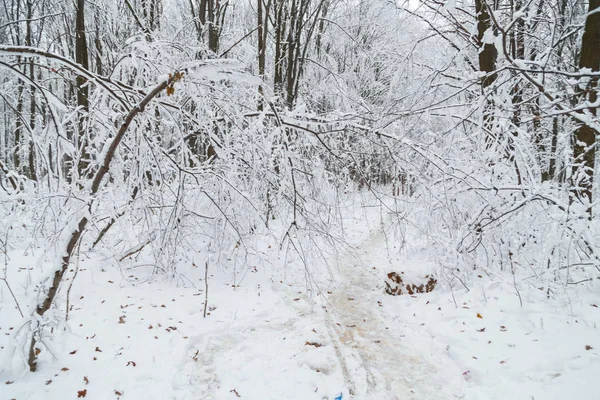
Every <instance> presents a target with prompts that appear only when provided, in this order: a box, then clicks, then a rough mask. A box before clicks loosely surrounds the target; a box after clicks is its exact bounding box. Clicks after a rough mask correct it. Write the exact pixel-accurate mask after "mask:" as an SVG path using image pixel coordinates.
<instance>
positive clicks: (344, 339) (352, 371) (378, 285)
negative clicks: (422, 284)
mask: <svg viewBox="0 0 600 400" xmlns="http://www.w3.org/2000/svg"><path fill="white" fill-rule="evenodd" d="M355 248H356V249H357V250H359V251H360V252H362V253H363V254H362V256H359V257H357V256H356V255H354V254H352V253H348V254H346V255H345V256H343V257H342V258H340V259H339V260H338V264H339V268H340V275H341V278H340V285H339V286H338V287H336V288H335V289H333V290H332V292H331V294H330V295H329V297H328V300H329V307H328V309H327V313H326V321H327V326H328V330H329V333H330V336H331V339H332V341H333V343H334V346H335V348H336V354H337V356H338V359H339V362H340V365H341V369H342V371H343V374H344V378H345V381H346V385H347V390H348V394H349V395H350V398H353V399H381V400H384V399H386V400H387V399H390V400H391V399H403V400H404V399H407V400H408V399H415V400H416V399H419V400H426V399H453V398H461V397H462V395H461V393H462V384H463V383H462V382H461V380H460V379H459V378H457V376H460V373H459V372H458V368H457V366H455V365H452V363H451V362H450V361H449V360H448V359H444V357H443V355H442V356H439V355H436V354H435V349H432V348H430V347H428V346H422V345H420V344H418V343H414V342H412V341H411V340H410V339H409V338H408V337H407V336H414V335H416V336H419V335H420V333H419V329H418V328H417V329H413V330H412V331H410V332H407V328H401V327H398V326H396V327H393V328H390V327H389V326H387V325H388V324H387V321H386V320H385V319H384V317H383V316H382V315H381V313H380V312H379V307H380V306H381V304H382V303H381V301H382V300H383V296H385V295H384V294H383V292H384V291H383V289H382V284H383V279H382V276H384V268H385V267H388V268H392V266H391V264H390V263H389V260H388V259H387V257H386V254H387V250H386V248H385V238H384V235H383V234H382V233H381V232H380V233H377V234H375V235H373V236H371V237H369V238H368V239H367V240H366V241H364V242H363V243H361V244H360V245H358V246H355ZM438 350H439V352H440V353H442V354H443V348H440V349H438Z"/></svg>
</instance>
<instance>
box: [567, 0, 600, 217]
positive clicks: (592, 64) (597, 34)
mask: <svg viewBox="0 0 600 400" xmlns="http://www.w3.org/2000/svg"><path fill="white" fill-rule="evenodd" d="M598 43H600V0H589V9H588V15H587V18H586V21H585V27H584V32H583V37H582V39H581V56H580V58H579V68H580V69H583V68H586V69H590V70H591V71H599V70H600V51H598ZM597 86H598V78H597V77H594V78H592V79H590V81H589V83H588V85H587V88H586V89H585V90H584V92H583V96H582V98H583V99H584V100H586V101H588V102H589V103H595V102H596V100H597V99H598V93H597ZM586 111H587V112H588V113H589V114H590V115H591V116H595V115H596V108H595V107H589V108H588V109H587V110H586ZM596 133H597V132H596V131H595V130H594V129H593V128H592V127H591V126H589V125H588V124H584V125H580V126H579V128H578V129H577V131H576V132H575V145H574V146H573V157H574V159H575V164H574V166H573V176H574V177H575V179H576V182H577V187H575V188H574V189H575V190H574V192H575V193H574V194H575V196H576V197H577V198H578V199H579V200H580V201H581V202H583V203H588V204H591V203H592V191H593V184H594V167H595V164H594V160H595V157H596V148H595V146H596ZM590 212H591V210H590Z"/></svg>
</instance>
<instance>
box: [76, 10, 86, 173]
mask: <svg viewBox="0 0 600 400" xmlns="http://www.w3.org/2000/svg"><path fill="white" fill-rule="evenodd" d="M75 62H77V64H79V65H81V66H82V67H83V68H85V69H89V62H88V48H87V39H86V34H85V0H77V13H76V16H75ZM76 83H77V106H78V107H79V119H78V126H77V133H78V135H77V139H78V140H77V146H76V148H77V149H79V164H78V171H79V175H80V176H82V175H84V174H85V171H86V170H87V168H88V166H89V153H88V148H87V146H88V143H87V114H88V111H89V88H88V85H87V83H88V82H87V79H86V78H85V77H84V76H81V75H78V76H77V80H76Z"/></svg>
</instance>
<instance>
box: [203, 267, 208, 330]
mask: <svg viewBox="0 0 600 400" xmlns="http://www.w3.org/2000/svg"><path fill="white" fill-rule="evenodd" d="M204 287H205V288H206V290H205V292H204V318H206V310H207V309H208V260H206V264H204Z"/></svg>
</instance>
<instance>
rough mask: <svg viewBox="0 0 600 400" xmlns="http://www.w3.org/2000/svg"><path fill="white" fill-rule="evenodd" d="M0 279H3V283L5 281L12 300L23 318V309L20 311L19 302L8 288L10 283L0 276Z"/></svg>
mask: <svg viewBox="0 0 600 400" xmlns="http://www.w3.org/2000/svg"><path fill="white" fill-rule="evenodd" d="M0 279H1V280H3V281H4V283H6V287H7V288H8V291H9V292H10V295H11V296H12V298H13V300H14V301H15V304H16V305H17V310H19V314H21V317H22V318H25V316H24V315H23V311H21V307H20V306H19V302H18V301H17V298H16V297H15V294H14V293H13V291H12V289H11V288H10V285H9V284H8V281H7V280H6V278H0Z"/></svg>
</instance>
